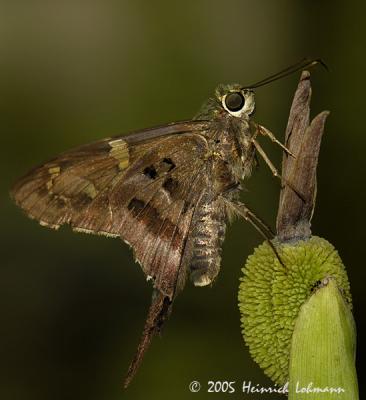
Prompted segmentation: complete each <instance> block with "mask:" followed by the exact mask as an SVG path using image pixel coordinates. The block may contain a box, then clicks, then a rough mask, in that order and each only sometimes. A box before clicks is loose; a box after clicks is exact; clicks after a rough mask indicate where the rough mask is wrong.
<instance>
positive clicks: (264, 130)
mask: <svg viewBox="0 0 366 400" xmlns="http://www.w3.org/2000/svg"><path fill="white" fill-rule="evenodd" d="M256 127H257V130H258V132H259V133H260V134H261V135H263V136H267V137H268V138H270V139H271V140H272V142H273V143H276V144H278V145H279V146H280V147H281V149H282V150H283V151H285V152H286V153H287V154H288V155H289V156H291V157H293V158H296V157H295V155H294V154H293V153H292V152H291V151H290V150H289V149H288V148H287V147H286V146H285V145H284V144H282V143H281V142H280V141H279V140H278V139H277V138H276V136H275V135H274V134H273V133H272V132H271V131H270V130H269V129H267V128H265V127H264V126H262V125H258V124H256ZM254 139H255V138H254Z"/></svg>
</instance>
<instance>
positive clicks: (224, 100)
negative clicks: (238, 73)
mask: <svg viewBox="0 0 366 400" xmlns="http://www.w3.org/2000/svg"><path fill="white" fill-rule="evenodd" d="M215 95H216V98H217V100H218V102H219V104H220V106H221V108H222V110H223V111H226V112H227V113H229V114H230V115H231V116H233V117H237V118H249V117H250V116H251V115H252V114H253V113H254V111H255V97H254V91H253V90H252V89H248V88H243V87H242V86H241V85H239V84H236V83H234V84H230V85H220V86H219V87H217V89H216V92H215Z"/></svg>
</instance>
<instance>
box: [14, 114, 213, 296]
mask: <svg viewBox="0 0 366 400" xmlns="http://www.w3.org/2000/svg"><path fill="white" fill-rule="evenodd" d="M168 128H169V129H170V131H171V132H172V133H171V134H169V133H168V131H169V129H168ZM204 128H205V124H204V123H202V122H201V123H192V122H191V123H180V124H174V125H170V126H169V127H163V128H158V129H156V130H149V131H145V132H142V133H140V134H134V135H131V136H126V137H115V138H109V139H105V140H103V141H99V142H96V143H94V144H90V145H86V146H82V147H80V148H78V149H75V150H71V151H70V152H66V153H64V154H62V155H61V156H59V157H56V158H55V159H53V160H51V161H49V162H47V163H45V164H44V165H42V166H40V167H37V168H35V169H34V170H32V171H31V172H30V173H28V174H27V175H25V176H24V177H23V178H22V179H20V180H19V181H18V182H17V183H16V185H15V186H14V188H13V190H12V196H13V198H14V199H15V201H16V203H17V204H18V205H19V206H20V207H22V208H23V209H24V210H25V212H26V213H27V214H28V215H29V216H30V217H31V218H34V219H36V220H38V221H40V223H41V224H42V225H45V226H48V227H51V228H55V229H57V228H58V227H59V226H60V225H63V224H70V225H71V226H72V228H73V229H74V230H77V231H84V232H88V233H95V234H105V235H112V236H116V237H118V236H119V237H121V238H122V239H124V240H125V241H126V242H128V243H129V244H130V245H131V246H132V248H133V250H134V253H135V256H136V259H137V260H138V261H139V263H140V264H141V266H142V268H143V270H144V272H145V273H146V274H147V275H148V276H150V277H151V278H152V279H154V281H155V283H154V286H155V287H156V288H157V289H159V290H160V291H161V292H162V293H164V294H165V295H167V296H169V297H170V298H172V297H173V295H174V291H175V286H176V282H177V279H178V273H179V267H180V264H181V258H182V253H183V248H184V245H185V242H186V238H187V235H188V233H189V228H190V222H191V219H192V214H193V212H194V207H195V204H197V200H198V199H199V197H200V196H201V193H202V191H203V190H204V188H205V187H206V186H207V181H206V179H207V176H206V175H205V173H204V172H205V163H206V162H205V158H204V157H205V154H206V152H207V143H206V140H205V139H204V138H203V137H202V136H201V135H199V133H200V131H202V130H203V129H204ZM159 129H162V131H161V132H160V131H159ZM159 132H160V133H161V134H160V135H159Z"/></svg>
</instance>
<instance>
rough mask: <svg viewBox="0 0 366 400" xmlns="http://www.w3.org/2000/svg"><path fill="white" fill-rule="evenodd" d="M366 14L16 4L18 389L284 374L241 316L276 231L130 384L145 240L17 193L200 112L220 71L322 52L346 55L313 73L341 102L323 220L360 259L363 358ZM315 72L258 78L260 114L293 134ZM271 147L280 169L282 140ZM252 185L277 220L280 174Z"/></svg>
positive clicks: (325, 155) (263, 5)
mask: <svg viewBox="0 0 366 400" xmlns="http://www.w3.org/2000/svg"><path fill="white" fill-rule="evenodd" d="M365 14H366V6H365V2H363V1H359V2H357V1H349V2H334V1H321V2H315V1H314V2H311V1H290V0H287V1H286V0H277V1H269V0H267V1H265V0H264V1H263V0H262V1H257V2H253V1H246V0H225V1H219V0H195V1H184V2H183V1H182V2H172V1H148V0H145V1H143V0H137V1H122V0H120V1H110V0H103V1H102V0H95V1H81V0H74V1H62V2H60V1H58V2H56V1H33V0H28V1H1V2H0V71H1V72H0V74H1V75H0V94H1V96H0V110H1V111H0V118H1V145H0V151H1V156H0V167H1V181H0V185H1V187H0V188H1V208H0V213H1V230H0V235H1V259H0V260H1V270H0V315H1V323H0V354H1V355H0V363H1V371H0V372H1V373H0V380H1V382H0V390H1V393H0V396H1V398H2V399H6V400H10V399H11V400H18V399H19V400H25V399H29V400H31V399H37V400H41V399H42V400H43V399H65V398H67V399H88V400H93V399H108V400H110V399H122V398H123V399H136V398H143V396H144V397H149V398H160V399H168V398H171V397H172V396H174V398H176V399H189V398H196V399H206V398H207V399H208V398H213V397H215V398H216V397H220V398H222V396H225V395H214V394H212V393H207V381H208V380H229V381H232V380H233V381H237V389H239V388H240V382H242V381H243V380H246V381H249V380H251V381H252V382H253V384H258V385H261V386H268V385H270V384H271V382H270V381H269V379H267V378H266V377H264V376H263V374H262V372H261V370H260V369H259V368H258V367H257V365H256V364H255V363H254V362H253V361H252V360H251V358H250V356H249V353H248V350H247V348H246V347H245V346H244V343H243V340H242V337H241V333H240V326H239V312H238V309H237V289H238V283H239V282H238V281H239V277H240V276H241V272H240V269H241V267H242V266H243V265H244V262H245V259H246V257H247V256H248V254H250V253H251V252H252V251H253V248H254V247H255V246H256V245H258V244H259V243H260V242H261V241H262V239H261V238H260V237H259V236H258V235H257V233H256V232H255V231H254V230H253V229H252V227H251V226H249V225H247V224H245V223H244V222H242V221H237V222H235V223H234V224H233V225H232V226H231V227H230V229H229V230H228V234H227V238H226V241H225V244H224V252H223V262H222V269H221V273H220V275H219V278H218V280H217V281H216V283H215V284H214V285H213V287H212V288H194V287H192V285H191V284H190V283H188V284H187V287H186V290H185V291H184V292H183V293H182V294H181V295H180V296H179V297H178V299H177V301H176V303H175V307H174V309H173V314H172V316H171V318H170V320H169V321H168V323H167V324H166V326H165V329H164V330H163V334H162V338H156V339H155V340H154V342H153V344H152V347H151V349H150V351H149V352H148V354H147V356H146V358H145V360H144V363H143V365H142V368H141V370H140V371H139V373H138V375H137V376H136V379H135V381H134V382H133V383H132V385H131V387H130V388H129V389H128V391H123V389H122V377H123V376H124V374H125V372H126V369H127V366H128V364H129V361H130V359H131V357H132V356H133V354H134V351H135V348H136V346H137V343H138V340H139V338H140V334H141V331H142V327H143V324H144V320H145V316H146V311H147V308H148V305H149V302H150V296H151V287H150V285H149V284H147V283H146V281H145V279H144V276H143V274H142V272H141V270H140V268H139V267H138V266H137V265H135V264H134V262H133V258H132V255H131V251H130V250H129V249H128V248H127V246H126V245H124V244H122V243H121V242H120V241H119V240H112V239H106V238H102V237H93V236H90V235H89V236H88V235H82V234H75V233H72V232H71V231H70V229H67V228H65V229H61V230H60V231H59V232H54V231H51V230H47V229H45V228H42V227H40V226H39V225H38V224H37V223H36V222H34V221H31V220H29V219H27V218H26V217H25V216H24V215H23V214H22V212H21V211H20V210H19V209H17V208H16V207H15V206H14V204H12V203H11V201H10V199H9V197H8V190H9V187H10V186H11V184H12V183H13V182H14V181H15V180H16V178H17V177H19V176H20V175H21V174H23V173H24V172H25V171H26V170H28V169H29V168H30V167H32V166H33V165H34V164H37V163H39V162H42V161H45V160H47V159H48V158H50V157H51V156H53V155H56V154H58V153H59V152H61V151H64V150H66V149H68V148H71V147H73V146H75V145H79V144H82V143H86V142H90V141H93V140H96V139H99V138H103V137H105V136H111V135H114V134H118V133H123V132H126V133H127V132H129V131H130V130H136V129H139V128H144V127H149V126H154V125H157V124H162V123H166V122H171V121H176V120H182V119H188V118H190V117H191V116H193V115H194V114H195V113H196V112H197V110H198V109H199V107H200V105H201V103H202V102H203V101H204V100H205V99H206V98H207V97H209V96H210V95H211V94H212V92H213V90H214V88H215V86H216V85H217V84H218V83H220V82H224V83H227V82H236V81H239V82H241V83H243V84H250V83H252V82H253V81H256V80H259V79H261V78H264V77H266V76H267V75H269V74H271V73H273V72H276V71H277V70H279V69H281V68H283V67H286V66H288V65H289V64H291V63H293V62H295V61H297V60H299V59H301V58H303V57H304V56H316V57H322V58H323V59H324V60H325V61H326V62H327V64H328V65H329V67H330V72H329V73H327V72H325V71H324V70H323V69H321V68H318V69H315V70H313V71H312V81H313V101H312V110H313V113H314V114H315V113H317V112H319V111H321V110H323V109H329V110H330V111H331V115H330V117H329V119H328V122H327V125H326V134H325V136H324V141H323V145H322V150H321V158H320V165H319V174H318V179H319V188H318V190H319V192H318V202H317V208H316V212H315V216H314V220H313V232H314V233H315V234H317V235H321V236H323V237H325V238H327V239H328V240H329V241H330V242H332V243H333V244H334V245H335V246H336V248H337V249H338V250H339V252H340V255H341V257H342V258H343V261H344V263H345V264H346V266H347V268H348V274H349V278H350V281H351V287H352V293H353V297H354V314H355V318H356V322H357V325H358V337H359V343H358V346H359V347H358V359H359V360H360V355H361V353H363V351H364V350H365V345H364V344H363V343H362V340H364V338H365V330H366V326H365V316H364V308H365V306H366V301H365V289H364V283H365V278H366V275H365V268H364V263H365V261H364V260H365V252H364V250H362V249H364V248H365V244H364V225H365V223H364V207H365V186H364V185H365V179H364V172H365V168H364V163H363V159H364V147H365V144H366V135H365V128H364V125H365V122H364V120H363V118H364V116H365V111H364V104H365V100H364V97H365V92H366V90H365V89H366V87H365V70H366V55H365V44H366V28H365V24H364V16H365ZM298 76H299V74H297V75H296V76H292V77H290V78H287V79H285V80H282V81H278V82H275V83H273V84H272V85H269V86H266V87H263V88H260V89H258V90H257V113H256V117H255V118H256V120H257V121H258V122H260V123H261V124H263V125H265V126H267V127H268V128H270V129H271V130H272V131H273V132H274V133H275V134H276V135H277V137H279V138H280V139H283V132H284V129H285V126H286V121H287V116H288V110H289V107H290V104H291V100H292V95H293V92H294V89H295V87H296V82H297V79H298ZM262 142H263V140H262ZM265 148H266V149H267V152H268V153H269V155H270V156H271V158H272V160H273V161H274V162H275V163H276V164H277V165H279V164H280V157H281V152H280V150H279V148H277V147H274V146H272V144H271V143H268V144H267V145H266V146H265ZM246 188H247V192H245V193H243V199H244V198H245V201H246V202H247V203H248V204H250V205H251V207H252V208H254V209H255V210H256V211H257V213H258V214H259V215H260V216H262V218H263V219H264V220H266V221H267V222H268V223H270V224H272V226H273V225H274V220H275V215H276V209H277V201H278V193H279V184H278V182H277V181H276V179H275V178H273V177H272V176H271V174H270V172H269V171H268V169H267V168H266V167H265V166H264V164H263V163H262V164H261V168H259V170H258V171H257V172H256V173H255V174H254V176H253V177H252V178H251V180H250V181H248V182H247V184H246ZM358 368H359V372H362V371H361V366H360V363H359V367H358ZM192 380H197V381H200V382H201V383H202V384H203V389H202V391H201V392H200V393H196V394H191V393H190V392H189V390H188V384H189V382H190V381H192ZM362 385H364V384H363V383H362V382H360V386H361V390H362V389H363V386H362ZM226 396H229V395H226ZM246 396H247V397H248V398H259V397H258V395H246ZM229 397H230V398H242V397H243V395H242V394H240V392H239V390H237V392H236V393H235V394H231V395H230V396H229ZM260 398H261V399H266V398H268V399H276V398H279V397H278V396H276V395H267V396H264V395H261V396H260Z"/></svg>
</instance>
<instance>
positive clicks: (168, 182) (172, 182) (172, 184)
mask: <svg viewBox="0 0 366 400" xmlns="http://www.w3.org/2000/svg"><path fill="white" fill-rule="evenodd" d="M178 185H179V184H178V181H177V180H176V179H173V178H171V177H169V178H167V179H165V181H164V183H163V188H164V189H165V190H166V191H168V192H169V194H170V195H172V194H174V192H175V191H176V190H177V188H178Z"/></svg>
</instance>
